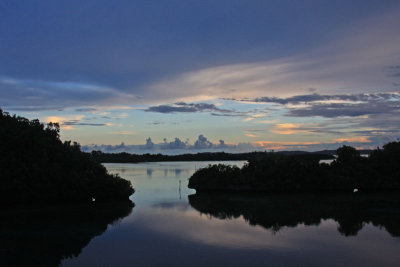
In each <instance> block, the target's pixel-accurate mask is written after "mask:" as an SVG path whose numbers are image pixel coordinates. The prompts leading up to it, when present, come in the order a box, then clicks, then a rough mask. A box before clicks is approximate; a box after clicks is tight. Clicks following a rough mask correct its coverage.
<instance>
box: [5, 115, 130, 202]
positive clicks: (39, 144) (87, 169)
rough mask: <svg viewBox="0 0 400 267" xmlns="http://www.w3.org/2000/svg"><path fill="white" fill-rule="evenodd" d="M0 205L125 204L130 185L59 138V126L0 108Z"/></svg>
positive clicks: (75, 145) (77, 148) (73, 143)
mask: <svg viewBox="0 0 400 267" xmlns="http://www.w3.org/2000/svg"><path fill="white" fill-rule="evenodd" d="M0 184H1V186H0V203H1V204H2V205H4V204H11V203H15V204H17V203H56V202H57V203H58V202H68V203H70V202H93V201H96V202H99V201H100V202H101V201H109V200H128V198H129V196H130V195H132V194H133V193H134V188H133V187H132V185H131V183H130V182H129V181H127V180H125V179H122V178H121V177H119V176H118V175H112V174H109V173H108V172H107V170H106V168H105V167H104V166H103V165H101V164H100V163H98V162H95V161H94V160H93V159H91V157H89V156H88V155H87V154H86V153H84V152H82V151H81V150H80V146H79V144H78V143H76V142H71V141H64V142H62V141H61V140H60V126H59V124H58V123H51V122H50V123H48V124H47V125H44V124H43V123H40V121H39V120H37V119H36V120H29V119H27V118H24V117H19V116H16V115H10V114H9V113H8V112H3V110H1V109H0Z"/></svg>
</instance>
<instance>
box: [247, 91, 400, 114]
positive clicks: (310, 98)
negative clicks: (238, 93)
mask: <svg viewBox="0 0 400 267" xmlns="http://www.w3.org/2000/svg"><path fill="white" fill-rule="evenodd" d="M243 101H253V102H258V103H276V104H280V105H288V104H293V105H296V104H306V106H305V107H287V108H288V112H287V116H294V117H310V116H321V117H326V118H335V117H343V116H349V117H357V116H363V115H371V114H397V113H398V112H399V111H400V93H375V94H347V95H345V94H341V95H320V94H308V95H297V96H292V97H288V98H277V97H259V98H255V99H252V100H249V99H246V100H243ZM335 101H336V102H335Z"/></svg>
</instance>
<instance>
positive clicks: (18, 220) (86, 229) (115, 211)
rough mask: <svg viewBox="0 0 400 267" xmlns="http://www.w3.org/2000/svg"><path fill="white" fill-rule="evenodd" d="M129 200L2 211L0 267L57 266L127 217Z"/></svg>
mask: <svg viewBox="0 0 400 267" xmlns="http://www.w3.org/2000/svg"><path fill="white" fill-rule="evenodd" d="M132 208H133V203H132V202H131V201H124V202H113V203H93V204H91V205H87V204H85V205H81V204H76V205H58V206H48V207H29V208H15V209H12V210H2V211H1V213H0V214H1V215H0V265H1V266H59V265H60V264H61V262H62V261H63V260H64V259H67V258H72V257H77V256H78V255H79V254H80V253H81V251H82V249H83V248H84V247H85V246H87V245H88V243H89V242H90V241H91V239H93V237H95V236H98V235H101V234H102V233H103V232H105V231H106V230H107V228H108V226H109V225H110V224H114V223H116V222H117V221H119V220H120V219H122V218H124V217H126V216H128V215H129V214H130V213H131V211H132Z"/></svg>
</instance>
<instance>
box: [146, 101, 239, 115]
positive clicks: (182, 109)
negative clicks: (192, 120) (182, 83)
mask: <svg viewBox="0 0 400 267" xmlns="http://www.w3.org/2000/svg"><path fill="white" fill-rule="evenodd" d="M144 111H147V112H158V113H193V112H212V111H214V112H220V113H231V112H234V111H232V110H228V109H220V108H218V107H217V106H216V105H214V104H208V103H185V102H177V103H174V104H171V105H160V106H152V107H149V108H147V109H145V110H144Z"/></svg>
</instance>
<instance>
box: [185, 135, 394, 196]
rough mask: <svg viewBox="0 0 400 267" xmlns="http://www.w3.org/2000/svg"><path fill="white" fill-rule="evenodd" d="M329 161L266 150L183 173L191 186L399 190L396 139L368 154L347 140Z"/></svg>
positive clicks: (200, 188) (300, 190) (287, 190)
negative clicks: (230, 162) (236, 161)
mask: <svg viewBox="0 0 400 267" xmlns="http://www.w3.org/2000/svg"><path fill="white" fill-rule="evenodd" d="M336 154H337V158H336V159H335V160H334V161H333V162H332V163H330V164H326V163H319V160H318V159H317V158H315V157H309V155H282V154H276V153H275V154H274V153H270V154H266V155H264V156H263V157H258V158H253V159H250V160H249V161H248V163H246V164H245V165H244V166H243V167H242V168H238V167H236V166H229V165H224V164H217V165H209V166H208V167H206V168H203V169H199V170H197V171H196V172H195V173H194V174H193V175H192V176H191V177H190V178H189V188H192V189H196V190H197V191H252V192H271V193H293V192H297V193H303V192H315V193H319V192H383V191H385V192H388V191H396V192H399V191H400V142H398V141H395V142H390V143H387V144H386V145H384V146H383V148H382V149H380V148H377V149H375V150H373V151H372V152H371V153H370V155H369V156H368V157H362V156H361V155H360V152H359V151H357V150H356V149H355V148H353V147H350V146H342V147H340V148H338V149H337V152H336Z"/></svg>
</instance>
